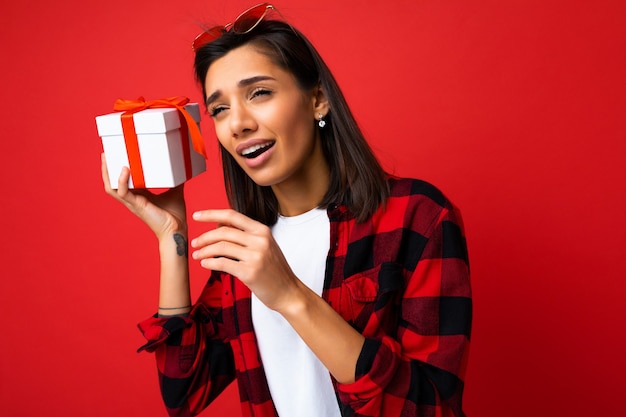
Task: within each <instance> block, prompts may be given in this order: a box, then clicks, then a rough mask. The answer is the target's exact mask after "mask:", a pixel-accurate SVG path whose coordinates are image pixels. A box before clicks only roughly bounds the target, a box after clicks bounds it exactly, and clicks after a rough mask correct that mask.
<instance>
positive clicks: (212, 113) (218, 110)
mask: <svg viewBox="0 0 626 417" xmlns="http://www.w3.org/2000/svg"><path fill="white" fill-rule="evenodd" d="M224 110H226V109H225V108H224V107H221V106H216V107H213V108H210V109H209V116H211V117H215V116H217V115H218V114H220V113H221V112H222V111H224Z"/></svg>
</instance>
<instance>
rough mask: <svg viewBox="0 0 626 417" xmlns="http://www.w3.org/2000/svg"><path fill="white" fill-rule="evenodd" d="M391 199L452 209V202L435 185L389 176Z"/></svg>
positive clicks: (418, 180)
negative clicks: (427, 203)
mask: <svg viewBox="0 0 626 417" xmlns="http://www.w3.org/2000/svg"><path fill="white" fill-rule="evenodd" d="M387 182H388V183H389V190H390V194H389V197H390V198H392V199H393V198H399V199H410V200H416V201H423V202H431V203H434V204H436V205H437V206H439V207H441V208H446V209H449V208H452V203H451V201H450V200H449V199H448V198H447V197H446V195H445V194H444V193H443V192H442V191H441V190H440V189H439V188H438V187H437V186H435V185H433V184H431V183H429V182H427V181H424V180H421V179H418V178H408V177H399V176H395V175H387Z"/></svg>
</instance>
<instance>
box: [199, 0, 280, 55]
mask: <svg viewBox="0 0 626 417" xmlns="http://www.w3.org/2000/svg"><path fill="white" fill-rule="evenodd" d="M271 10H274V11H275V12H277V13H278V14H279V15H280V17H281V18H282V19H283V20H285V17H284V16H283V15H282V13H281V12H279V11H278V9H277V8H276V7H274V6H273V5H271V4H269V3H261V4H257V5H256V6H253V7H251V8H249V9H248V10H246V11H245V12H243V13H241V14H240V15H239V16H237V18H236V19H235V20H234V21H233V22H232V23H228V24H226V25H224V26H213V27H212V28H210V29H207V30H205V31H204V32H202V33H201V34H199V35H198V36H196V39H194V40H193V43H192V44H191V48H192V49H193V51H194V52H197V51H198V49H200V48H202V47H203V46H204V45H207V44H209V43H211V42H213V41H214V40H216V39H219V38H221V37H222V35H223V34H224V33H225V32H228V31H229V30H232V31H233V32H234V33H237V34H239V35H243V34H244V33H248V32H250V31H251V30H252V29H254V28H255V27H257V25H258V24H259V23H261V21H262V20H263V19H264V18H265V16H267V14H268V13H269V12H270V11H271Z"/></svg>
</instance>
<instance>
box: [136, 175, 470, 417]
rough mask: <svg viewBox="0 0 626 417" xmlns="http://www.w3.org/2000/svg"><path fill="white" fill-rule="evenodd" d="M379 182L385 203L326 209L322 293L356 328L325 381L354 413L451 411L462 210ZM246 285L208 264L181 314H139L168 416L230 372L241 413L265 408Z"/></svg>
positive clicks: (458, 356)
mask: <svg viewBox="0 0 626 417" xmlns="http://www.w3.org/2000/svg"><path fill="white" fill-rule="evenodd" d="M389 181H390V185H391V196H390V198H389V199H388V201H387V204H386V208H385V209H384V210H383V209H379V210H378V211H377V212H376V213H375V214H374V215H373V216H372V217H371V218H370V219H369V220H367V221H365V222H363V223H357V222H356V221H355V220H354V219H353V217H352V216H350V214H349V213H348V212H347V210H346V209H345V207H343V206H339V207H337V206H335V207H331V208H329V209H328V216H329V218H330V238H331V246H330V253H329V256H328V259H327V267H326V277H325V282H324V291H323V295H322V296H323V298H324V300H326V301H327V302H328V303H329V304H330V305H331V306H332V307H333V308H334V309H335V310H336V311H337V312H338V313H339V314H341V316H342V317H343V318H344V319H345V320H346V321H347V322H348V323H350V324H351V325H352V326H353V327H354V328H355V329H357V330H358V331H359V332H361V333H362V334H363V336H365V338H366V340H365V344H364V346H363V349H362V351H361V354H360V356H359V359H358V362H357V367H356V381H355V382H354V383H352V384H338V383H337V382H336V381H333V384H334V387H335V390H336V392H337V398H338V401H339V408H340V409H341V413H342V415H343V416H355V417H357V416H363V417H373V416H384V417H396V416H398V417H399V416H421V417H427V416H428V417H431V416H432V417H435V416H443V417H451V416H455V417H461V416H464V413H463V411H462V407H461V403H462V401H461V400H462V394H463V377H464V374H465V368H466V362H467V353H468V345H469V337H470V327H471V320H472V301H471V291H470V282H469V267H468V258H467V249H466V243H465V237H464V232H463V225H462V222H461V218H460V215H459V213H458V211H457V210H456V209H455V208H454V206H452V204H451V203H450V202H449V201H448V200H447V199H446V198H445V197H444V196H443V195H442V194H441V193H440V192H439V191H438V190H437V189H436V188H434V187H433V186H431V185H429V184H427V183H425V182H422V181H417V180H411V179H401V178H396V177H391V178H390V180H389ZM250 295H251V294H250V290H249V289H248V288H247V287H246V286H245V285H243V284H242V283H241V282H240V281H239V280H237V279H236V278H234V277H232V276H230V275H227V274H221V273H215V272H214V273H213V274H212V275H211V278H210V279H209V281H208V283H207V285H206V287H205V288H204V290H203V292H202V294H201V296H200V297H199V299H198V301H197V303H196V304H195V305H194V307H193V309H192V311H191V312H190V314H189V316H186V317H173V318H158V317H152V318H150V319H148V320H146V321H144V322H142V323H140V324H139V327H140V329H141V331H142V332H143V333H144V335H145V337H146V338H147V339H148V343H147V344H146V345H144V346H143V347H142V348H140V350H143V349H145V350H148V351H154V352H156V361H157V367H158V371H159V377H160V383H161V390H162V394H163V399H164V401H165V405H166V407H167V410H168V412H169V414H170V415H171V416H192V415H195V414H198V413H199V412H200V411H201V410H202V409H204V408H205V407H206V406H207V405H208V404H209V403H210V402H211V401H212V400H213V399H214V398H215V397H216V396H217V395H219V394H220V393H221V392H222V390H223V389H224V388H226V387H227V386H228V385H229V384H230V383H231V382H232V380H233V379H234V378H236V379H237V382H238V384H239V392H240V399H241V406H242V410H243V416H244V417H249V416H255V417H261V416H262V417H266V416H268V417H269V416H276V411H275V409H274V405H273V403H272V399H271V396H270V392H269V388H268V386H267V382H266V379H265V373H264V371H263V365H262V363H261V359H260V354H259V350H258V346H257V343H256V337H255V334H254V329H253V326H252V317H251V309H250V306H251V301H250ZM287 417H293V416H287Z"/></svg>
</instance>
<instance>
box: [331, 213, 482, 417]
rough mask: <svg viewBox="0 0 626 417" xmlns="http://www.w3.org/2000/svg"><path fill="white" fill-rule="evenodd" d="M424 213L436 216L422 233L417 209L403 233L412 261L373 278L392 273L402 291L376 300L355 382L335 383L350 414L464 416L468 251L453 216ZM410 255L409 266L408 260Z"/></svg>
mask: <svg viewBox="0 0 626 417" xmlns="http://www.w3.org/2000/svg"><path fill="white" fill-rule="evenodd" d="M422 206H423V204H422ZM430 207H437V210H436V215H435V216H433V217H434V220H432V221H431V222H429V225H428V227H424V226H423V224H425V222H424V219H423V215H422V214H423V211H422V212H421V213H422V214H420V215H421V217H422V219H416V218H410V219H409V220H408V221H407V222H406V223H405V225H404V227H403V231H402V236H403V237H402V240H403V241H404V243H403V244H402V245H403V248H404V249H401V250H400V251H399V252H400V253H402V252H405V253H408V252H412V253H413V254H417V255H408V256H404V257H403V259H402V260H401V262H398V263H395V262H392V263H390V264H386V265H383V266H382V268H381V270H380V272H379V275H378V276H379V278H378V280H379V282H382V278H381V277H382V276H385V275H386V276H387V277H390V276H392V275H395V276H396V278H391V279H390V280H391V281H394V282H402V283H403V285H402V286H401V288H403V292H402V291H400V292H401V294H398V296H397V297H396V298H395V299H396V301H388V302H385V300H384V298H385V297H380V298H379V300H378V301H377V303H379V304H377V305H376V307H375V312H374V314H372V315H371V317H370V319H369V321H368V324H367V326H365V328H366V332H364V335H365V336H366V341H365V344H364V346H363V349H362V351H361V355H360V357H359V360H358V363H357V369H356V377H357V379H356V381H355V382H354V383H352V384H343V385H342V384H340V385H338V391H339V396H340V399H341V402H342V403H343V404H344V405H346V406H347V407H348V408H349V409H350V411H351V413H350V415H353V416H363V417H374V416H385V417H393V416H409V415H410V416H420V417H431V416H432V417H435V416H443V417H452V416H455V417H462V416H464V414H463V411H462V406H461V398H462V392H463V378H464V373H465V367H466V360H467V353H468V347H469V338H470V328H471V320H472V302H471V290H470V281H469V263H468V256H467V248H466V242H465V236H464V231H463V224H462V221H461V218H460V214H459V213H458V211H457V210H456V209H455V208H454V207H453V206H452V205H451V204H449V203H448V202H447V201H445V202H439V203H438V204H432V203H431V204H430ZM427 211H429V212H430V213H433V212H435V209H432V210H427ZM416 213H420V211H419V210H418V211H416ZM414 216H415V217H417V214H415V215H414ZM433 217H431V219H433ZM414 224H417V225H420V224H421V225H422V226H419V227H412V225H414ZM411 256H415V260H414V261H408V262H407V261H406V259H410V258H411ZM401 257H402V256H401ZM385 279H387V278H385ZM390 299H391V298H390ZM389 311H393V313H392V314H389ZM390 317H392V318H390ZM390 322H391V323H393V324H389V323H390Z"/></svg>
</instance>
